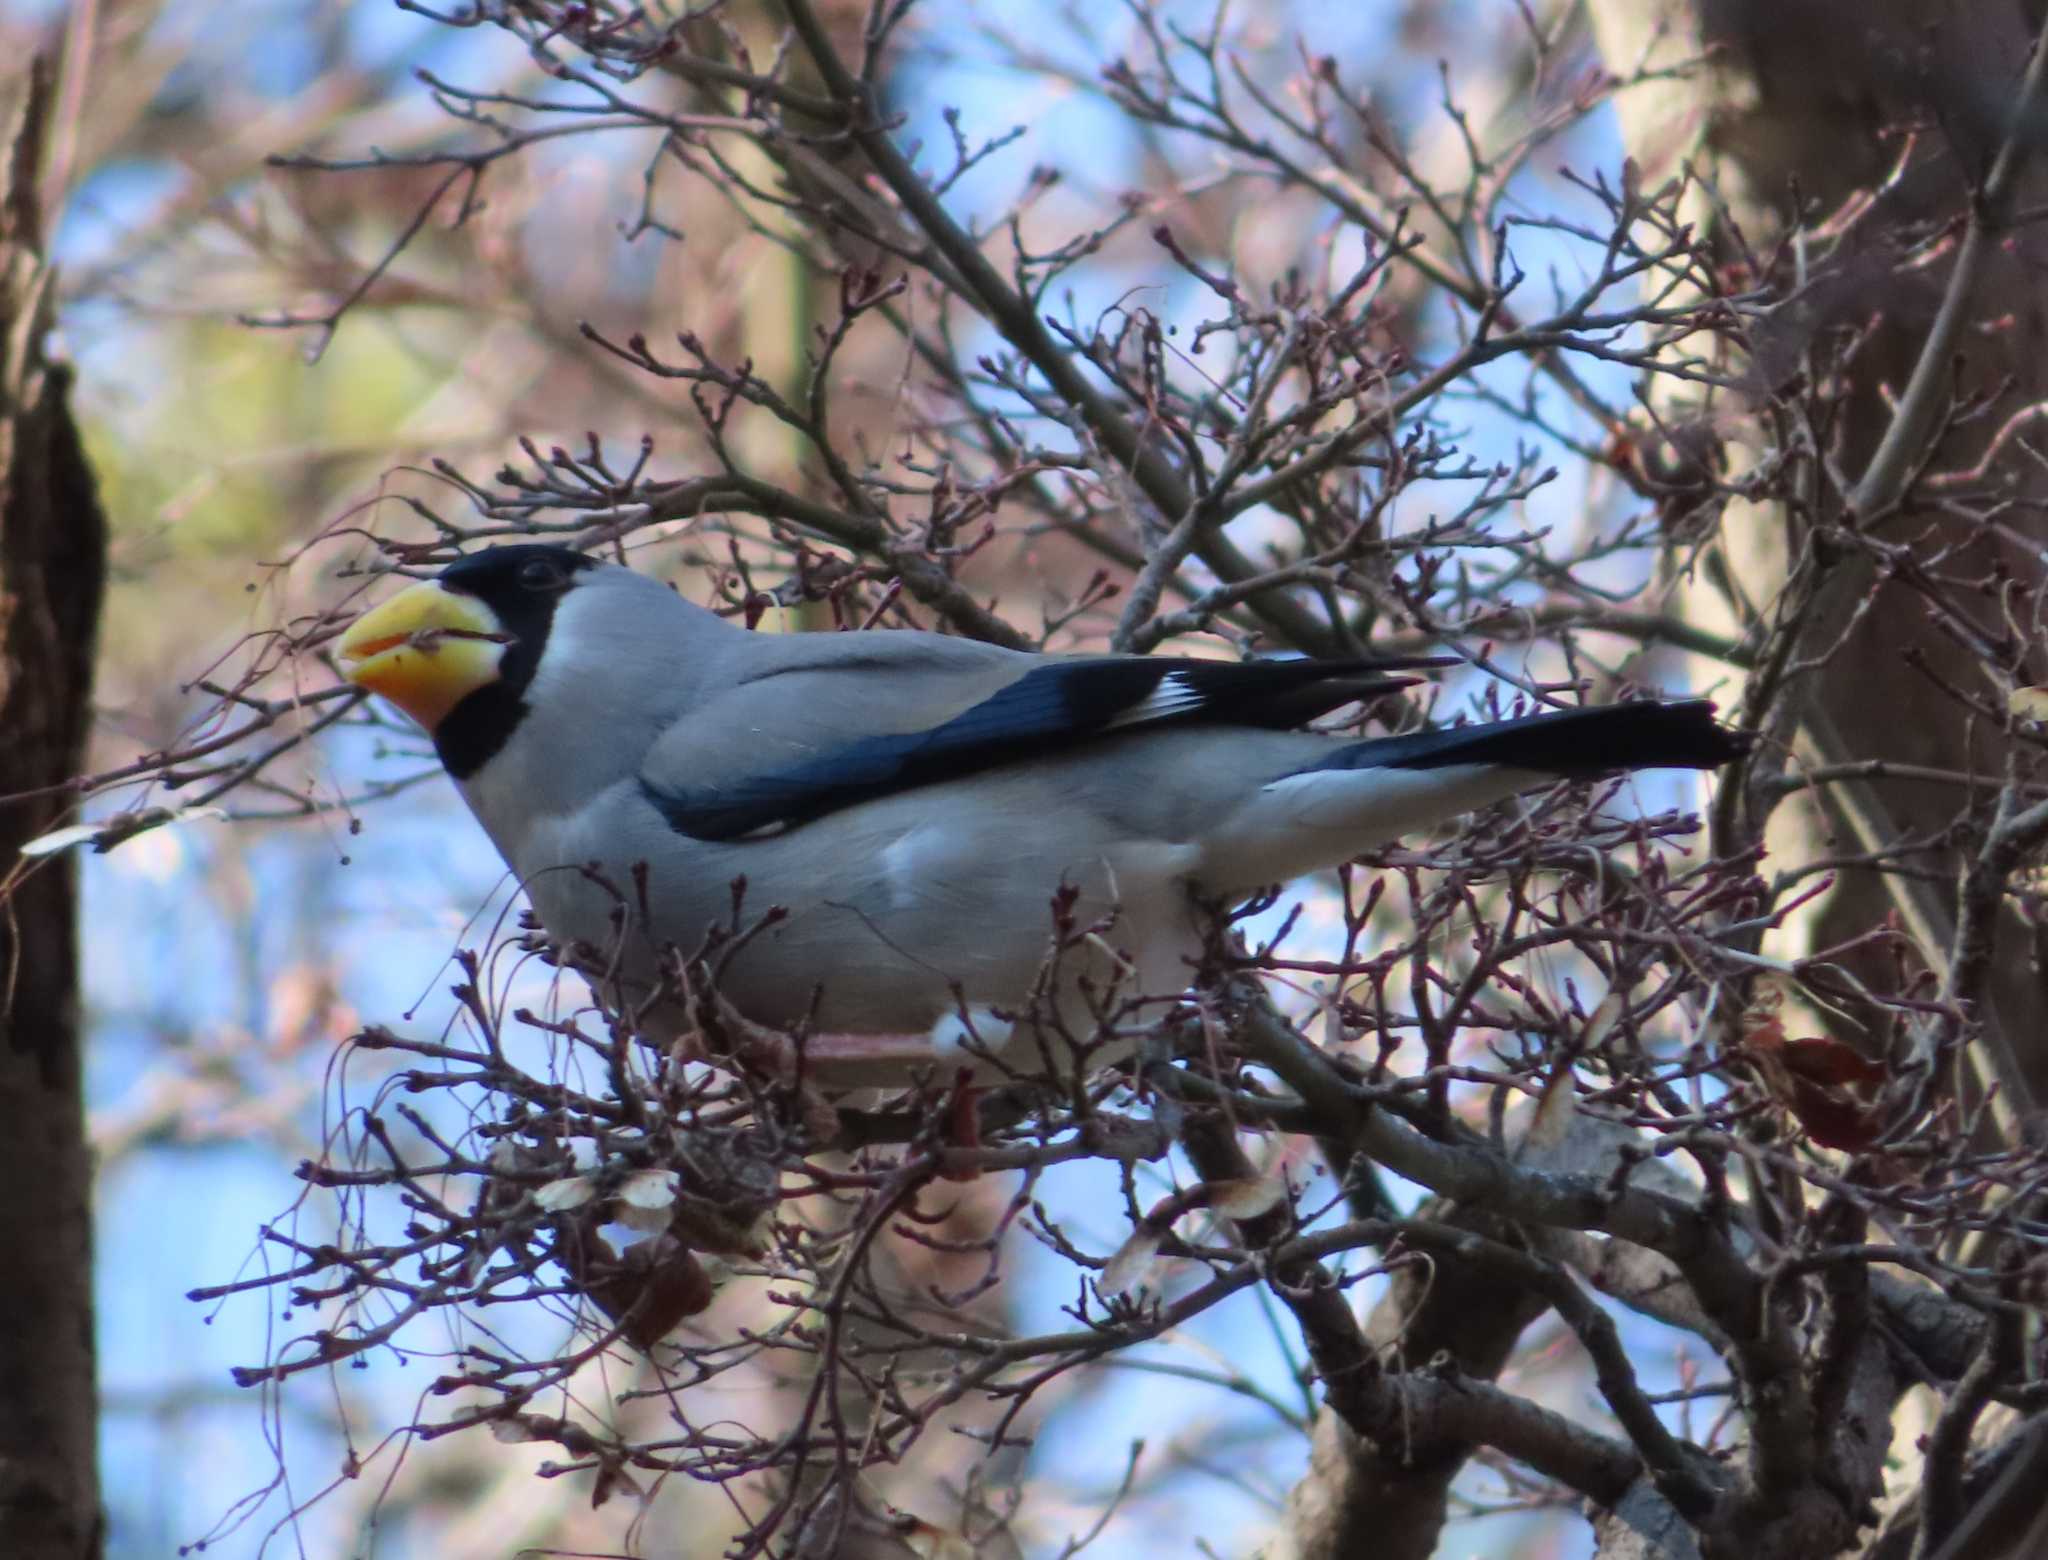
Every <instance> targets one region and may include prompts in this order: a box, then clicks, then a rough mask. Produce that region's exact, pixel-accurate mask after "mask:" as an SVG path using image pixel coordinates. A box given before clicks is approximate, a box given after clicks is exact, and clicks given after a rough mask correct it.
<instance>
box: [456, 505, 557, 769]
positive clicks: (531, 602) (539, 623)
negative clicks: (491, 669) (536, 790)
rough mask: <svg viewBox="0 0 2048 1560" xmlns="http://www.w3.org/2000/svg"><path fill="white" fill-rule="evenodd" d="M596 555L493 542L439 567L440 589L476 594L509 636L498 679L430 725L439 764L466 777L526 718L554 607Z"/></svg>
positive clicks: (553, 615) (538, 545)
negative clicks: (528, 690)
mask: <svg viewBox="0 0 2048 1560" xmlns="http://www.w3.org/2000/svg"><path fill="white" fill-rule="evenodd" d="M596 567H597V562H596V560H595V559H592V558H586V557H584V556H583V555H582V554H581V553H576V552H572V551H570V550H569V549H568V548H566V547H552V546H545V545H540V544H529V545H521V546H515V547H492V548H489V549H488V550H486V551H484V552H479V553H472V554H470V556H468V557H467V558H458V559H457V560H456V561H455V562H453V563H451V564H449V565H448V567H447V568H445V569H443V570H442V571H441V575H440V583H441V586H442V588H443V589H444V590H452V591H456V592H459V593H460V594H462V595H465V596H474V597H475V598H476V599H477V600H478V601H481V602H482V603H483V604H484V605H485V606H486V607H488V608H490V610H491V613H492V615H493V616H494V617H496V618H497V620H498V623H499V626H500V627H502V628H503V629H504V631H505V632H506V633H507V634H509V635H511V636H512V637H511V643H509V644H508V645H506V646H505V653H504V656H503V658H502V659H500V661H499V662H498V676H497V679H496V680H495V681H493V682H489V683H486V684H485V685H484V686H483V687H481V688H478V689H476V690H475V691H474V692H473V693H471V694H470V695H469V696H468V697H466V698H465V699H463V701H462V702H461V703H460V704H458V705H456V706H455V708H454V709H452V710H450V711H449V712H448V713H447V715H446V716H444V717H443V718H442V720H441V724H440V725H439V726H438V727H436V728H435V730H434V751H435V753H436V754H438V755H439V757H440V759H441V767H442V768H444V769H446V770H447V771H448V773H449V775H450V776H452V777H453V778H454V779H457V780H467V779H468V778H469V777H470V776H471V775H473V774H475V773H476V772H477V771H478V770H479V769H481V768H483V766H484V765H485V764H487V763H489V762H490V761H491V759H492V758H493V757H495V756H496V755H497V753H498V752H499V751H500V750H501V749H502V748H503V747H504V746H505V744H506V743H507V742H509V741H511V740H512V733H513V732H515V731H517V730H518V729H519V723H520V722H521V721H522V720H524V719H525V718H526V712H527V702H526V692H527V689H528V688H529V687H531V686H532V684H533V674H534V673H535V672H536V671H537V670H538V669H539V667H540V658H541V656H542V654H543V653H544V652H545V651H546V649H547V643H548V635H549V633H550V632H551V631H552V630H553V628H554V624H555V609H556V608H557V607H558V606H560V605H561V601H562V598H563V597H564V596H565V595H567V594H568V593H569V592H570V591H571V590H573V589H575V587H576V583H577V580H578V579H579V578H580V577H581V576H582V575H583V574H585V573H586V572H588V571H589V570H591V569H594V568H596Z"/></svg>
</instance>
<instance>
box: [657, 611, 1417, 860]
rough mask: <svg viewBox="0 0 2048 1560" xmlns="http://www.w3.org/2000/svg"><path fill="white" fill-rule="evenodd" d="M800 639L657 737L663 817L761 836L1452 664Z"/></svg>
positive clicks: (1341, 699) (1289, 719)
mask: <svg viewBox="0 0 2048 1560" xmlns="http://www.w3.org/2000/svg"><path fill="white" fill-rule="evenodd" d="M806 637H807V638H815V639H816V640H817V641H818V643H817V644H816V645H814V646H803V647H801V649H802V652H803V653H804V654H806V655H807V656H808V659H805V660H800V661H792V660H791V659H790V651H789V650H788V649H787V648H779V649H778V651H777V656H776V664H772V665H764V666H762V667H760V668H758V669H757V670H756V671H755V672H753V673H752V674H746V673H741V674H738V675H735V676H734V677H731V678H729V679H727V680H726V685H725V687H724V688H723V689H722V690H721V691H720V692H719V693H718V695H717V696H716V697H715V698H713V699H712V700H709V701H707V702H706V703H704V704H702V705H700V706H699V707H697V708H695V709H693V710H692V711H691V712H690V714H689V715H688V716H687V717H685V718H684V719H683V720H681V721H679V722H678V723H677V725H676V727H675V728H674V729H672V730H671V731H670V732H669V733H667V734H665V735H664V737H663V738H662V740H660V741H659V742H657V743H656V745H655V747H654V749H653V750H652V752H651V753H650V754H649V757H648V761H647V763H646V765H645V766H644V768H643V769H642V771H641V775H640V781H641V787H642V790H643V792H644V794H645V795H646V797H647V798H648V800H650V801H651V802H653V803H654V804H655V806H656V807H658V808H659V809H660V811H661V813H662V815H663V816H664V817H665V818H666V819H667V820H668V823H669V826H670V827H671V828H673V829H675V830H677V831H678V832H679V833H682V834H687V835H690V836H692V837H693V838H696V839H701V840H733V839H743V838H749V837H759V836H763V835H767V834H773V833H779V832H781V831H782V830H785V829H790V828H795V827H797V826H798V825H800V824H804V823H808V822H810V821H812V820H813V819H816V818H821V817H824V816H825V815H827V814H829V813H832V812H835V811H838V810H839V809H841V808H844V807H851V806H854V805H856V804H857V803H861V802H867V801H873V800H876V799H878V798H880V797H884V796H890V795H893V794H896V793H898V792H902V791H907V790H911V789H914V788H916V787H920V786H927V785H933V784H936V783H939V782H942V781H949V780H959V779H963V778H966V777H969V776H972V775H977V774H981V773H984V772H986V771H989V770H993V769H998V768H1001V767H1003V766H1005V765H1009V764H1015V763H1021V762H1026V761H1030V760H1036V759H1043V758H1046V757H1048V756H1051V755H1055V754H1060V753H1072V752H1074V751H1076V750H1078V749H1085V748H1087V747H1088V746H1089V745H1091V744H1094V743H1097V742H1100V741H1102V740H1105V739H1107V738H1110V737H1113V736H1120V735H1123V734H1126V733H1131V732H1136V731H1141V730H1163V729H1172V728H1185V727H1200V726H1210V727H1231V726H1235V727H1245V728H1256V729H1263V730H1283V729H1286V728H1288V727H1292V726H1298V725H1300V724H1301V723H1303V722H1304V721H1308V720H1312V719H1314V718H1315V717H1316V716H1318V715H1322V714H1326V713H1327V712H1329V711H1330V710H1333V709H1336V708H1338V707H1339V706H1340V705H1343V704H1348V703H1350V702H1352V701H1353V700H1356V699H1362V698H1371V697H1374V696H1376V695H1378V694H1381V693H1386V692H1390V691H1392V690H1394V689H1397V688H1402V687H1407V686H1409V685H1411V684H1413V683H1414V682H1416V681H1417V679H1416V678H1414V677H1411V676H1402V675H1399V672H1400V671H1401V670H1403V669H1410V668H1417V667H1424V666H1436V665H1442V664H1444V663H1443V661H1442V660H1441V659H1440V658H1434V657H1413V658H1408V659H1405V660H1400V661H1391V662H1390V661H1369V660H1352V661H1309V660H1275V661H1247V662H1226V661H1197V660H1182V659H1173V658H1169V657H1164V656H1100V657H1074V658H1063V657H1044V656H1020V655H1005V656H992V655H991V654H989V653H987V652H986V651H985V649H984V648H983V647H974V648H973V650H972V651H970V652H969V653H966V654H962V653H959V652H956V651H953V650H947V649H942V648H941V647H942V646H946V645H952V644H957V643H958V642H957V641H935V640H931V639H928V638H923V637H919V638H917V639H912V638H910V636H907V635H906V636H902V638H901V640H900V641H898V643H897V644H896V645H892V644H891V641H892V640H896V639H897V636H894V635H890V634H886V633H881V634H859V635H835V636H822V635H820V636H806ZM786 645H787V642H785V646H786ZM962 648H963V649H965V648H966V647H962ZM1136 783H1139V784H1143V783H1146V777H1143V776H1140V777H1137V779H1136Z"/></svg>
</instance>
